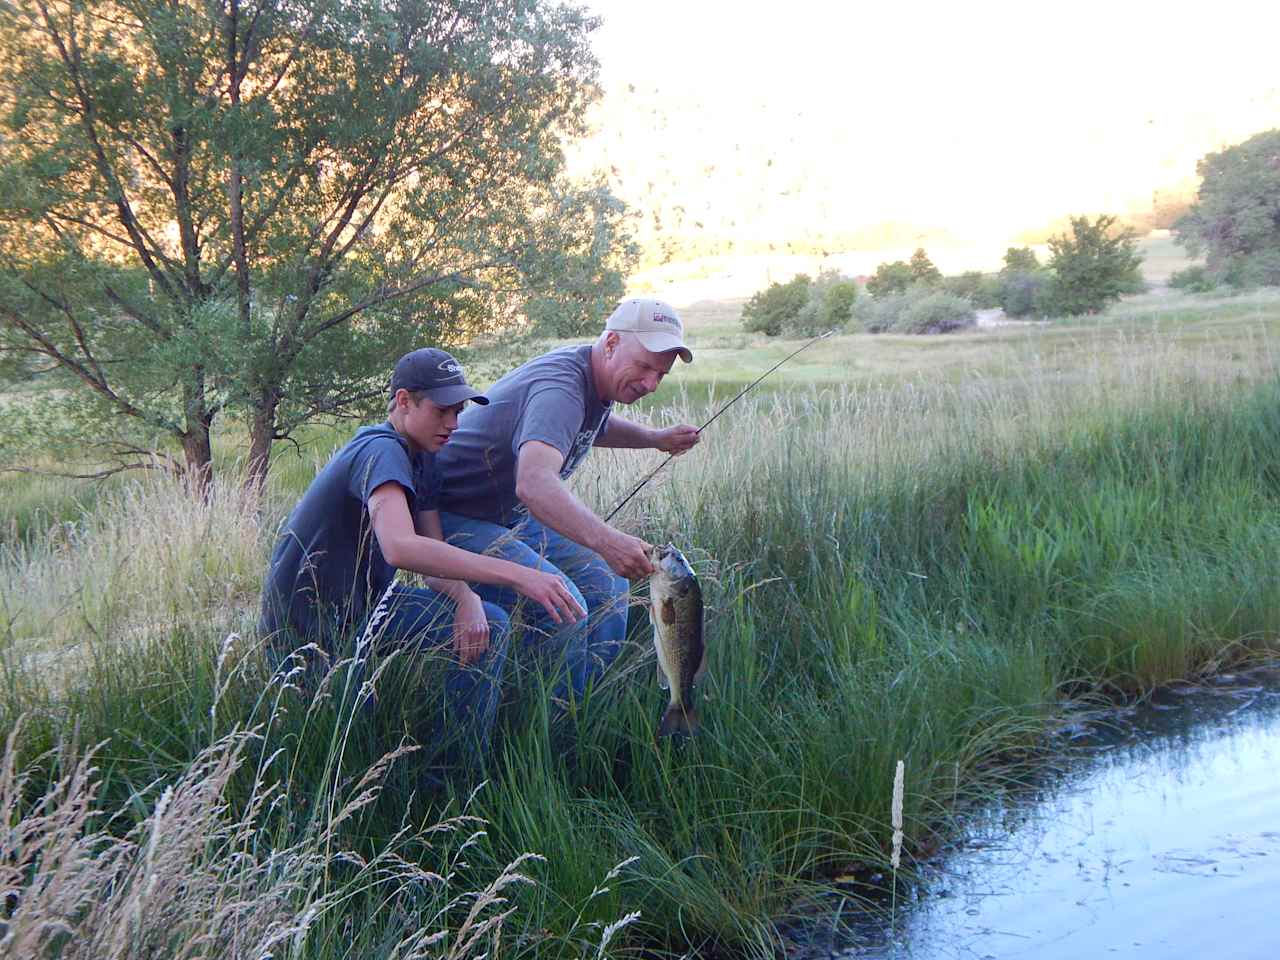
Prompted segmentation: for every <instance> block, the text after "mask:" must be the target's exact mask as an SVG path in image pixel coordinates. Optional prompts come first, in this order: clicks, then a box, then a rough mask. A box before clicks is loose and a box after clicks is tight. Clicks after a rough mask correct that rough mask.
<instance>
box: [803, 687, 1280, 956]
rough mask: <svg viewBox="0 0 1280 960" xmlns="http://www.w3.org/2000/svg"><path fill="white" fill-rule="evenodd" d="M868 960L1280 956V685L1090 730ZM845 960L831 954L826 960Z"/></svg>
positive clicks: (1180, 704)
mask: <svg viewBox="0 0 1280 960" xmlns="http://www.w3.org/2000/svg"><path fill="white" fill-rule="evenodd" d="M1062 753H1063V754H1064V756H1063V758H1062V762H1061V765H1060V768H1059V771H1058V772H1057V773H1055V774H1054V775H1051V776H1048V777H1046V778H1045V780H1044V782H1042V783H1041V784H1040V785H1039V786H1038V787H1033V788H1030V789H1029V790H1028V791H1027V795H1025V796H1018V797H1011V798H1004V799H1002V800H1000V801H998V802H993V804H992V805H991V807H990V808H989V809H988V810H986V811H983V813H982V815H981V816H979V817H977V818H975V820H974V822H973V824H972V827H971V830H970V833H969V835H968V836H967V837H966V838H965V840H964V842H963V843H962V844H960V846H959V848H958V849H957V850H956V852H954V853H953V854H951V855H950V856H948V857H946V858H944V859H943V860H942V861H941V862H940V863H939V864H938V865H936V866H934V867H931V868H930V869H929V871H928V872H927V873H926V875H925V877H924V880H923V883H922V884H921V886H920V887H919V888H918V891H917V893H916V894H915V895H914V896H911V897H909V902H907V903H902V902H899V903H898V904H897V905H896V906H895V907H894V908H893V920H892V922H891V923H890V922H886V921H879V922H877V923H872V924H869V925H860V926H859V929H858V937H857V939H858V940H859V941H860V945H859V946H856V947H854V946H847V947H844V948H843V949H835V950H833V951H832V953H834V954H835V956H836V957H838V958H840V960H853V958H863V957H867V958H890V957H904V958H913V960H926V958H928V960H933V958H938V960H941V958H964V960H969V958H987V957H995V958H1005V957H1034V958H1036V960H1056V958H1071V960H1080V958H1093V957H1160V958H1162V960H1178V958H1188V960H1190V958H1208V957H1212V958H1215V960H1216V958H1242V960H1243V958H1266V960H1270V958H1277V957H1280V669H1277V668H1275V667H1268V668H1259V669H1255V670H1252V671H1247V672H1242V673H1237V674H1230V675H1226V676H1223V677H1219V678H1217V679H1216V680H1215V681H1213V682H1212V683H1209V684H1205V685H1201V686H1194V687H1193V686H1183V687H1173V688H1170V689H1167V690H1161V691H1158V692H1157V693H1156V694H1155V695H1154V696H1153V697H1152V698H1151V699H1150V702H1148V703H1144V704H1142V705H1140V706H1137V707H1133V708H1129V709H1124V710H1120V711H1115V712H1108V713H1106V714H1105V715H1101V716H1098V715H1095V716H1093V717H1091V718H1090V719H1089V720H1088V721H1087V722H1083V723H1080V724H1075V725H1073V727H1071V728H1069V729H1068V733H1067V734H1066V735H1065V736H1064V749H1063V751H1062ZM828 955H830V954H828Z"/></svg>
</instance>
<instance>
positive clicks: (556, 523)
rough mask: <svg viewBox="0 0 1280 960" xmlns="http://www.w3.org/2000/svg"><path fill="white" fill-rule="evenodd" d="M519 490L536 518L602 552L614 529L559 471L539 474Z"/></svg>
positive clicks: (571, 538) (574, 539) (558, 531)
mask: <svg viewBox="0 0 1280 960" xmlns="http://www.w3.org/2000/svg"><path fill="white" fill-rule="evenodd" d="M517 493H518V495H519V497H520V499H521V501H523V503H524V505H525V506H526V507H528V508H529V512H530V513H531V514H533V516H534V519H536V520H538V521H539V522H540V523H543V524H545V525H546V526H548V527H550V528H551V529H552V530H554V531H555V532H556V533H558V534H560V535H561V536H564V537H568V538H569V539H570V540H572V541H573V542H574V543H580V544H582V545H583V546H584V547H589V548H590V549H592V550H595V551H597V552H599V550H600V544H601V543H602V542H603V540H604V538H605V537H607V536H608V535H609V534H610V533H612V532H613V528H612V527H610V526H609V525H608V524H606V523H605V522H604V521H603V520H601V519H600V518H599V517H597V516H596V515H595V513H593V512H592V510H591V509H590V508H589V507H588V506H587V505H586V504H585V503H583V502H582V501H581V500H579V499H578V498H577V497H576V496H574V494H573V492H572V491H571V490H570V489H569V488H568V487H566V486H565V485H564V481H563V480H561V479H560V478H559V477H558V476H556V475H555V474H547V473H543V474H541V475H538V476H535V477H533V478H532V479H531V480H529V481H528V483H527V484H521V486H520V489H519V490H518V491H517Z"/></svg>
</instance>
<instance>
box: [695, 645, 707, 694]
mask: <svg viewBox="0 0 1280 960" xmlns="http://www.w3.org/2000/svg"><path fill="white" fill-rule="evenodd" d="M706 675H707V648H706V645H705V644H704V645H703V647H702V662H701V663H699V664H698V669H697V670H695V671H693V685H694V686H695V687H696V686H697V685H698V684H700V683H701V682H702V678H703V677H705V676H706Z"/></svg>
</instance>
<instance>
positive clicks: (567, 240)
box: [0, 0, 634, 482]
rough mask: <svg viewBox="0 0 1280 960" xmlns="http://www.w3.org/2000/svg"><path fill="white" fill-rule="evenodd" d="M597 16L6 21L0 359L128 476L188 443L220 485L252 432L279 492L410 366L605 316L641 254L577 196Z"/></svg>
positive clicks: (165, 15) (68, 8)
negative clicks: (297, 434)
mask: <svg viewBox="0 0 1280 960" xmlns="http://www.w3.org/2000/svg"><path fill="white" fill-rule="evenodd" d="M595 25H596V21H595V20H593V19H591V18H589V17H588V16H586V15H585V14H584V13H583V12H582V11H581V10H580V9H578V8H575V7H572V6H568V5H563V4H560V3H556V2H550V0H547V2H542V0H444V2H429V0H363V2H361V3H352V2H350V0H308V2H307V3H299V2H295V0H222V2H212V0H7V2H5V3H3V4H0V53H3V55H4V57H5V60H6V65H7V70H6V78H7V79H6V80H5V81H4V87H3V94H4V97H3V99H4V104H5V107H4V114H3V116H2V118H0V119H2V120H3V123H4V127H3V128H0V223H2V224H3V227H2V229H0V353H2V354H3V355H4V356H5V358H6V360H5V362H6V364H7V365H8V366H9V368H10V369H13V368H15V367H16V365H19V364H24V363H26V364H29V363H30V360H31V358H35V359H36V360H37V361H38V362H39V364H43V366H39V367H37V369H42V370H49V371H52V375H53V376H60V380H59V381H58V382H59V383H60V385H75V386H77V387H79V388H81V389H79V390H77V391H70V392H68V391H52V392H49V393H48V395H47V396H46V397H45V398H44V399H42V400H41V409H40V410H39V414H40V417H39V420H40V423H41V424H44V423H52V422H57V423H58V424H61V425H64V426H67V430H68V434H67V435H68V437H69V438H70V439H74V440H78V441H79V442H81V443H83V442H84V441H85V438H86V437H90V436H96V437H99V438H101V439H103V440H106V441H109V444H110V451H111V453H113V454H114V455H115V456H116V457H117V458H118V460H119V463H121V464H122V465H123V464H124V463H125V461H128V460H131V459H133V460H134V461H135V462H136V458H137V457H138V456H143V457H145V456H146V455H147V452H148V450H149V447H150V445H151V444H152V443H155V442H158V441H160V440H163V439H165V438H167V439H168V440H169V441H170V442H174V441H176V443H177V444H178V445H179V446H180V447H181V451H182V454H181V459H182V463H184V464H185V468H186V469H187V470H188V471H190V472H191V473H192V474H193V475H195V476H197V477H198V478H201V479H203V478H204V477H206V476H207V475H208V471H209V469H210V452H211V441H210V432H211V428H212V425H213V423H214V421H215V418H218V417H219V416H222V415H227V414H230V415H235V416H237V417H239V418H241V419H242V420H243V422H245V423H246V424H247V427H248V434H249V445H248V449H247V451H246V454H247V459H248V462H249V465H250V470H251V480H252V481H253V482H260V481H261V479H262V477H263V476H264V475H265V471H266V464H267V457H268V453H269V451H270V448H271V445H272V442H273V441H274V440H279V439H283V438H287V437H289V436H290V435H291V434H292V433H293V431H295V430H296V429H297V427H298V426H299V425H301V424H303V423H305V422H307V421H308V420H310V419H312V418H314V417H316V416H317V415H321V414H328V413H334V412H341V411H349V410H352V409H353V407H358V406H360V405H362V404H364V405H369V404H373V403H376V402H377V400H378V398H380V395H381V393H382V390H383V385H384V383H385V378H386V375H387V370H388V369H389V366H390V363H391V362H392V361H393V360H394V358H395V357H396V356H397V355H398V354H399V353H400V352H402V351H405V350H407V349H410V348H412V347H415V346H420V345H422V344H423V343H432V342H434V343H446V344H448V343H456V342H459V341H461V340H463V339H465V338H466V337H468V336H469V335H471V334H474V333H475V332H477V331H478V330H480V329H482V328H484V327H487V326H491V325H493V324H495V323H501V322H504V321H507V320H510V319H512V317H513V315H515V314H518V313H520V312H522V310H523V308H524V306H525V304H536V306H537V309H538V310H539V311H542V312H544V313H545V312H547V311H549V310H551V309H552V306H551V304H554V306H555V308H556V309H558V310H559V311H560V312H561V313H562V314H563V315H568V316H573V315H577V316H585V315H587V314H590V315H593V316H598V315H599V314H600V312H601V311H602V310H603V309H604V308H605V306H606V305H607V301H608V300H610V299H613V298H614V297H616V296H617V295H619V294H620V293H621V289H622V271H623V269H625V267H626V265H627V262H628V258H629V257H633V256H634V249H633V248H632V247H631V245H630V244H629V243H628V242H627V241H626V239H625V230H626V221H625V217H624V211H623V210H622V208H621V205H620V204H619V203H618V202H617V201H616V200H615V199H614V198H613V197H611V196H610V195H609V193H608V191H607V189H606V188H605V187H604V186H603V185H602V184H601V183H599V182H596V183H584V184H574V183H569V182H567V181H566V180H565V178H564V176H563V166H564V165H563V157H562V152H561V144H562V142H563V140H564V139H565V138H568V137H573V136H576V135H579V134H581V133H582V132H583V116H584V112H585V110H586V108H587V106H588V105H589V103H590V102H591V101H592V99H593V98H594V97H595V95H596V87H595V85H594V80H595V75H596V70H597V64H596V62H595V60H594V58H593V56H592V54H591V52H590V48H589V45H588V36H589V33H590V32H591V30H592V29H594V27H595ZM57 397H63V398H64V399H65V403H64V410H63V411H62V414H61V415H59V416H54V415H53V413H52V409H51V408H52V406H53V405H54V404H55V403H56V402H57V400H56V398H57ZM10 421H11V423H13V422H19V426H22V424H21V423H20V418H17V417H11V418H10ZM39 430H40V433H39V435H40V436H44V437H45V438H49V437H51V436H52V435H53V431H51V430H49V429H45V428H43V426H41V427H40V428H39ZM94 456H95V457H99V458H101V457H103V456H105V454H104V453H103V452H102V451H101V450H98V451H96V452H95V453H94Z"/></svg>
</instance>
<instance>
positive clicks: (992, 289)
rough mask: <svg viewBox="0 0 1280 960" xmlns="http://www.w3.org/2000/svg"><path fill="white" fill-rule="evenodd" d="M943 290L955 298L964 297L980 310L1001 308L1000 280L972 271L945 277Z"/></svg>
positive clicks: (996, 277) (942, 284) (990, 275)
mask: <svg viewBox="0 0 1280 960" xmlns="http://www.w3.org/2000/svg"><path fill="white" fill-rule="evenodd" d="M940 286H941V289H942V290H943V291H945V292H946V293H949V294H951V295H952V296H955V297H964V298H965V299H966V300H968V301H969V302H970V303H972V304H973V305H974V306H975V307H977V308H978V309H979V310H990V309H991V308H992V307H998V306H1000V287H1001V283H1000V278H999V277H998V276H994V275H992V274H989V273H981V272H979V271H977V270H970V271H968V272H966V273H962V274H959V275H958V276H954V277H943V278H942V283H941V284H940Z"/></svg>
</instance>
